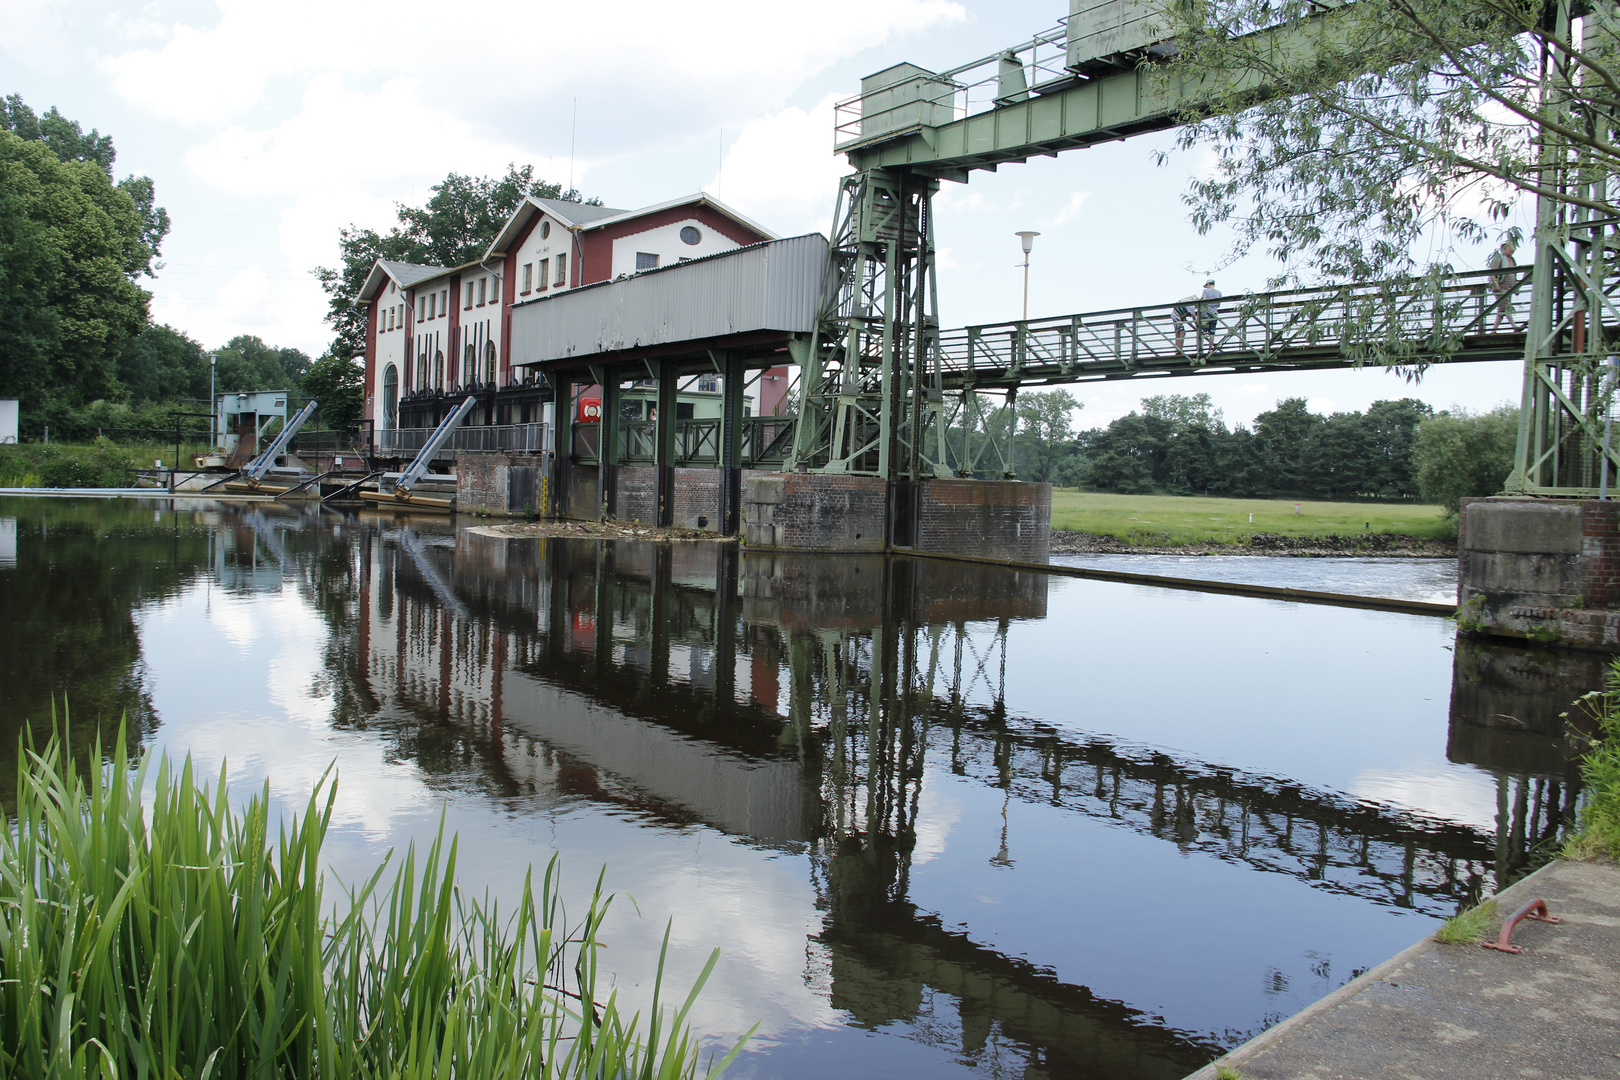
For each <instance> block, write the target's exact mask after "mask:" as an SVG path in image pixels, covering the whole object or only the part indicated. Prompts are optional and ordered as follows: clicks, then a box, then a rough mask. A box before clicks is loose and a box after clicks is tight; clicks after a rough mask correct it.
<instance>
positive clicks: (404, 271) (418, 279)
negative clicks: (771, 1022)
mask: <svg viewBox="0 0 1620 1080" xmlns="http://www.w3.org/2000/svg"><path fill="white" fill-rule="evenodd" d="M480 261H481V260H479V259H474V260H473V261H472V262H465V263H462V264H461V265H460V266H429V265H427V264H425V263H408V262H399V261H397V260H395V259H378V260H377V261H376V263H375V264H374V265H373V266H372V268H371V273H369V274H367V275H366V283H365V284H364V285H362V286H360V293H359V295H358V296H356V297H355V302H356V303H361V304H363V303H366V302H367V301H369V300H371V299H372V298H373V297H375V296H376V295H377V294H378V293H380V292H381V291H382V286H383V282H385V281H389V280H392V281H393V283H394V284H395V285H398V286H399V287H400V288H402V289H409V288H412V287H413V286H416V285H420V284H422V282H424V281H431V280H433V279H434V278H438V277H444V276H445V275H446V274H454V273H456V272H457V271H459V270H465V269H467V268H468V267H469V266H477V265H478V264H479V262H480Z"/></svg>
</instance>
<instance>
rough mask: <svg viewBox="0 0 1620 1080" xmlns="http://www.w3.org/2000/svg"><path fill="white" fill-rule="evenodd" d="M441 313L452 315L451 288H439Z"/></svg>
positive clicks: (446, 315)
mask: <svg viewBox="0 0 1620 1080" xmlns="http://www.w3.org/2000/svg"><path fill="white" fill-rule="evenodd" d="M439 314H440V315H443V316H445V317H447V318H448V317H449V315H450V290H449V289H440V290H439Z"/></svg>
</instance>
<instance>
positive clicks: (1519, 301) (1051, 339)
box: [938, 266, 1532, 385]
mask: <svg viewBox="0 0 1620 1080" xmlns="http://www.w3.org/2000/svg"><path fill="white" fill-rule="evenodd" d="M1531 269H1532V267H1530V266H1516V267H1508V268H1506V269H1502V270H1477V271H1466V272H1464V273H1459V274H1452V275H1449V276H1448V277H1445V278H1442V279H1440V281H1439V282H1438V283H1437V284H1436V285H1435V286H1434V287H1432V288H1426V289H1419V290H1414V291H1406V292H1396V291H1392V290H1391V289H1390V288H1389V287H1388V285H1386V284H1381V283H1372V284H1363V285H1346V286H1341V287H1330V288H1317V289H1293V290H1286V291H1281V292H1273V293H1254V294H1247V295H1241V296H1227V297H1221V298H1219V299H1218V300H1210V301H1202V300H1200V301H1177V302H1172V303H1168V304H1157V305H1150V306H1142V307H1129V308H1113V309H1110V310H1104V311H1094V312H1086V313H1083V314H1078V315H1064V316H1059V317H1056V318H1040V319H1030V320H1027V321H1024V320H1016V321H1012V322H1004V323H991V324H986V325H980V326H968V327H963V328H961V329H958V330H949V331H945V332H944V333H942V334H941V335H940V338H939V346H938V360H939V371H940V373H941V375H942V376H943V377H944V379H945V380H946V381H947V382H949V383H952V384H956V385H972V384H974V383H976V382H979V381H981V378H982V377H988V378H989V379H990V380H993V381H997V382H1005V381H1009V380H1010V381H1014V382H1017V381H1024V380H1025V379H1028V380H1030V381H1034V380H1036V379H1037V378H1039V379H1042V380H1044V379H1048V378H1057V379H1063V378H1065V377H1071V378H1084V377H1086V376H1087V375H1094V374H1101V373H1104V372H1107V371H1121V370H1125V371H1129V370H1133V369H1136V368H1140V367H1145V366H1154V365H1163V364H1190V365H1191V366H1193V367H1199V366H1203V365H1205V364H1209V363H1221V364H1225V363H1242V362H1257V361H1258V362H1265V361H1267V360H1271V359H1276V358H1278V357H1279V356H1280V355H1281V354H1283V353H1287V352H1297V351H1299V350H1315V351H1327V352H1331V353H1333V354H1335V355H1342V356H1352V357H1355V356H1361V357H1365V358H1367V359H1369V360H1370V361H1372V362H1379V361H1380V360H1383V361H1384V362H1389V361H1390V360H1391V359H1393V360H1394V361H1395V362H1399V360H1400V356H1401V355H1403V354H1404V355H1411V356H1412V362H1413V363H1416V362H1418V361H1419V359H1420V356H1419V353H1420V352H1421V353H1422V354H1423V355H1425V356H1431V357H1432V356H1433V355H1434V354H1435V353H1436V352H1443V351H1444V350H1445V349H1446V348H1447V347H1448V346H1451V347H1455V346H1456V345H1459V344H1460V343H1461V341H1462V339H1463V338H1465V337H1469V336H1477V335H1488V334H1493V333H1498V332H1500V333H1503V334H1508V333H1517V332H1518V331H1517V327H1516V326H1515V325H1514V324H1513V323H1514V319H1522V318H1523V317H1524V316H1525V315H1526V314H1527V312H1528V309H1529V301H1530V296H1529V293H1530V272H1531ZM1498 275H1505V276H1511V277H1513V278H1514V279H1515V280H1514V281H1513V283H1512V284H1511V285H1510V286H1509V287H1508V288H1507V289H1505V290H1503V291H1502V292H1501V293H1498V292H1496V291H1495V289H1494V288H1492V286H1491V279H1492V278H1494V277H1497V276H1498ZM1178 309H1180V311H1181V312H1182V313H1183V314H1180V315H1179V316H1178ZM1512 309H1516V314H1512V313H1511V312H1512ZM1498 314H1503V315H1508V316H1509V317H1507V318H1504V319H1502V320H1500V321H1501V322H1503V323H1504V324H1505V328H1503V329H1502V330H1500V331H1498V329H1497V327H1496V322H1497V321H1498V319H1497V316H1498ZM1211 315H1213V316H1214V318H1215V321H1216V325H1215V329H1214V331H1213V333H1203V332H1201V328H1200V326H1199V324H1200V322H1203V321H1204V320H1206V319H1208V318H1209V317H1210V316H1211ZM1178 324H1179V327H1180V329H1181V332H1182V335H1181V336H1182V340H1181V342H1180V346H1181V347H1180V349H1179V350H1178V348H1177V344H1178V342H1177V329H1178ZM1393 343H1402V344H1401V345H1400V346H1399V347H1397V348H1396V349H1395V351H1393V352H1384V351H1382V350H1384V349H1387V348H1388V347H1389V346H1391V345H1392V344H1393Z"/></svg>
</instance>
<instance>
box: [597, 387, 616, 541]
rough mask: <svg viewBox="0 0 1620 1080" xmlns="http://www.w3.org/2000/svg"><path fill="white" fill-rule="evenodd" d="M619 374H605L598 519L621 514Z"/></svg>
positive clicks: (599, 433) (599, 457)
mask: <svg viewBox="0 0 1620 1080" xmlns="http://www.w3.org/2000/svg"><path fill="white" fill-rule="evenodd" d="M620 400H621V395H620V384H619V373H618V372H616V371H614V370H613V368H611V367H608V368H606V369H604V371H603V374H602V418H601V421H600V428H599V431H598V435H599V436H600V440H601V442H600V445H599V446H598V447H597V451H596V460H597V462H598V463H599V464H598V465H597V495H598V499H597V520H599V521H614V520H616V519H617V518H618V516H619V423H620V420H621V417H620V415H619V409H620Z"/></svg>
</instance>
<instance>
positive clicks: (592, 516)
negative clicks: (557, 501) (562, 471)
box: [567, 462, 600, 521]
mask: <svg viewBox="0 0 1620 1080" xmlns="http://www.w3.org/2000/svg"><path fill="white" fill-rule="evenodd" d="M568 470H569V471H568V515H567V516H568V517H571V518H575V519H577V520H579V521H595V520H596V516H597V502H596V500H597V497H598V495H599V494H600V493H599V492H598V491H597V490H596V484H597V468H596V466H595V465H581V464H579V463H578V462H570V463H569V464H568Z"/></svg>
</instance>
